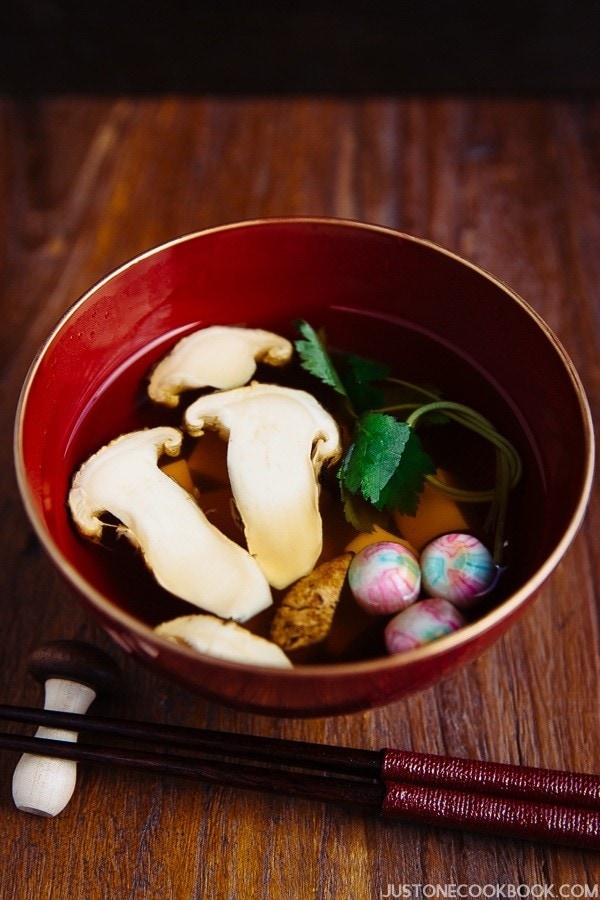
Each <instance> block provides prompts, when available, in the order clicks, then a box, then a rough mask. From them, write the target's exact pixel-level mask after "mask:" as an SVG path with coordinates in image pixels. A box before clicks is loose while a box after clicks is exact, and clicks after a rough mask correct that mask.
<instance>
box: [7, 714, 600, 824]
mask: <svg viewBox="0 0 600 900" xmlns="http://www.w3.org/2000/svg"><path fill="white" fill-rule="evenodd" d="M0 720H8V721H13V722H22V723H26V724H30V725H45V726H47V727H54V728H64V729H66V730H73V731H77V732H79V733H87V734H98V735H102V736H106V737H119V738H124V739H129V740H134V741H136V740H142V741H145V742H154V743H156V744H159V745H161V746H174V747H185V748H187V749H191V750H194V751H207V752H212V753H215V754H217V755H229V756H241V757H244V758H248V759H252V760H260V759H263V760H267V761H269V762H271V763H278V764H280V765H290V766H296V767H298V768H306V769H319V770H321V771H328V772H339V773H342V774H345V775H349V776H359V775H361V776H367V777H371V778H376V779H378V780H381V781H383V782H384V783H388V782H403V783H406V784H428V785H431V786H433V787H446V788H452V789H456V790H466V791H470V792H480V793H486V794H488V793H489V794H494V795H500V796H507V797H514V798H515V799H519V798H522V799H525V800H537V801H539V802H546V803H554V802H558V803H561V804H564V805H566V806H581V807H589V808H591V809H598V810H600V776H598V775H592V774H587V773H581V772H563V771H557V770H554V769H544V768H537V767H532V766H517V765H511V764H508V763H495V762H485V761H480V760H471V759H464V758H460V757H448V756H441V755H437V754H429V753H415V752H413V751H407V750H390V749H383V750H365V749H359V748H352V747H343V746H341V747H338V746H333V745H330V744H317V743H312V742H307V741H295V740H285V739H282V738H268V737H262V736H260V735H253V734H237V733H235V732H226V731H213V730H210V729H203V728H192V727H185V726H180V725H168V724H162V723H161V724H157V723H152V722H143V721H129V720H126V719H118V718H108V717H101V716H89V715H88V716H84V715H80V714H77V713H65V712H59V711H54V710H41V709H31V708H29V707H24V706H9V705H2V704H0Z"/></svg>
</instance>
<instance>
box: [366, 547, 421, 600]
mask: <svg viewBox="0 0 600 900" xmlns="http://www.w3.org/2000/svg"><path fill="white" fill-rule="evenodd" d="M348 582H349V584H350V589H351V591H352V593H353V595H354V598H355V600H356V602H357V603H358V605H359V606H362V608H363V609H364V610H366V611H367V612H369V613H372V614H374V615H378V616H386V615H392V614H393V613H397V612H399V611H400V610H401V609H405V607H407V606H409V605H410V604H411V603H414V601H415V600H416V599H417V597H418V596H419V591H420V589H421V570H420V568H419V560H418V557H417V554H416V553H414V552H413V551H412V550H409V549H408V547H405V546H404V545H403V544H399V543H397V542H395V541H378V542H376V543H374V544H369V545H367V546H366V547H363V549H362V550H360V551H359V552H358V553H357V554H356V556H355V557H354V559H353V560H352V562H351V563H350V566H349V569H348Z"/></svg>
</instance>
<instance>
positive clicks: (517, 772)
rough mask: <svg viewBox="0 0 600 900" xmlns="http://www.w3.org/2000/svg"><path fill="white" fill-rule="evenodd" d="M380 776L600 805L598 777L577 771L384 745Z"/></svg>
mask: <svg viewBox="0 0 600 900" xmlns="http://www.w3.org/2000/svg"><path fill="white" fill-rule="evenodd" d="M381 777H382V779H383V781H384V782H385V783H388V782H392V781H396V782H401V783H403V784H425V785H427V784H428V785H431V786H436V785H443V786H444V787H447V788H453V789H457V790H463V791H468V792H469V793H482V794H483V793H485V794H494V795H497V796H499V797H513V798H516V799H519V798H521V799H523V800H535V801H539V802H541V803H559V804H561V805H563V806H577V807H587V808H590V809H596V810H600V776H598V775H591V774H586V773H581V772H560V771H555V770H553V769H539V768H534V767H531V766H515V765H510V764H508V763H494V762H482V761H479V760H473V759H460V758H457V757H447V756H438V755H435V754H427V753H412V752H410V751H406V750H385V751H384V755H383V765H382V767H381Z"/></svg>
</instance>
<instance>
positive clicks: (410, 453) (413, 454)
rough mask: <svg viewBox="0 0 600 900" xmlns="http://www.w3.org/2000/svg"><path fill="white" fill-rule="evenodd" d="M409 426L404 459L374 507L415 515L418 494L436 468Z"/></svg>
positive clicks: (403, 454)
mask: <svg viewBox="0 0 600 900" xmlns="http://www.w3.org/2000/svg"><path fill="white" fill-rule="evenodd" d="M401 424H403V425H404V424H406V423H404V422H403V423H401ZM406 427H407V428H408V429H409V431H410V433H409V435H408V439H407V441H406V444H405V445H404V452H403V453H402V458H401V459H400V461H399V463H398V466H397V468H396V470H395V471H394V473H393V474H392V477H391V478H390V480H389V481H388V483H387V484H386V485H385V487H384V488H383V490H382V491H381V494H380V496H379V501H378V502H377V503H376V504H375V506H376V507H377V509H389V510H391V509H397V510H398V511H399V512H401V513H404V514H405V515H407V516H414V515H416V513H417V508H418V506H419V499H420V498H419V494H420V493H421V491H422V490H423V488H424V486H425V476H426V475H433V474H435V470H436V469H435V463H434V462H433V460H432V459H431V457H430V456H429V454H428V453H426V452H425V451H424V450H423V447H422V446H421V441H420V440H419V437H418V435H417V433H416V432H415V431H413V429H412V428H411V427H410V425H406Z"/></svg>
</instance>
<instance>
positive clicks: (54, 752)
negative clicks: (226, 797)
mask: <svg viewBox="0 0 600 900" xmlns="http://www.w3.org/2000/svg"><path fill="white" fill-rule="evenodd" d="M0 718H1V719H10V720H13V721H20V722H28V723H30V724H37V725H45V726H50V727H55V728H61V729H66V730H73V731H78V732H87V733H96V734H102V735H104V736H108V735H111V736H113V737H114V736H118V737H120V738H126V739H128V740H134V741H137V740H144V741H153V742H155V743H157V744H160V745H161V746H162V747H166V748H174V747H186V748H187V749H191V750H194V751H196V752H202V753H204V754H206V753H209V754H212V755H213V756H214V755H217V757H219V758H218V759H217V760H214V759H207V758H206V756H204V757H193V756H180V755H178V754H176V753H174V752H157V751H149V750H131V749H128V748H124V747H110V746H104V745H100V746H96V745H89V744H76V743H73V742H69V741H64V742H63V741H55V740H49V739H46V738H36V737H28V736H20V735H13V734H0V748H4V749H8V750H17V751H21V752H27V753H37V754H40V755H43V756H57V757H60V758H64V759H71V760H74V761H77V762H92V763H104V764H110V765H117V766H124V767H127V768H132V769H137V770H140V771H144V772H146V773H154V774H166V775H174V776H185V777H189V778H194V779H199V780H202V781H205V782H207V783H211V784H219V785H227V786H231V787H238V788H249V789H254V790H261V791H275V792H278V793H281V792H285V793H286V794H287V795H289V796H294V797H304V798H308V799H312V800H319V801H336V802H346V803H351V804H356V805H359V806H363V807H370V808H376V809H378V810H379V811H380V812H381V813H382V814H383V815H384V816H386V817H390V818H398V819H402V820H403V821H407V822H416V823H421V824H429V825H438V826H439V825H441V826H444V827H452V828H461V829H462V830H475V831H481V832H485V833H487V834H496V835H501V836H508V837H513V838H515V837H516V838H525V839H529V840H543V841H546V842H548V843H559V844H563V845H567V846H574V847H579V848H585V849H594V850H600V802H599V801H598V796H599V791H600V779H599V778H598V777H597V776H594V775H584V774H581V773H567V772H553V771H552V770H545V769H535V768H525V767H519V766H509V765H505V764H495V763H482V762H478V761H473V760H460V759H455V760H452V759H447V758H446V757H438V756H433V755H429V754H415V753H410V752H408V753H407V752H402V751H390V750H381V751H371V750H355V749H351V748H345V747H332V746H328V745H320V744H313V743H308V742H302V741H282V740H280V739H277V738H265V737H260V736H257V735H237V734H233V733H228V732H218V731H209V730H203V729H195V728H184V727H181V726H166V725H155V724H152V723H147V722H128V721H126V720H119V719H108V718H101V717H86V716H82V715H78V714H69V713H62V712H53V711H44V710H30V709H28V708H26V707H9V706H0ZM236 756H241V757H242V758H248V757H251V758H252V759H254V760H255V761H261V760H262V763H261V762H259V764H258V765H256V764H254V765H245V764H240V763H239V762H233V761H232V760H231V759H229V758H230V757H236ZM221 757H223V758H221ZM283 766H287V767H288V769H289V770H286V769H285V768H282V767H283ZM289 767H291V769H290V768H289ZM300 769H320V770H322V771H323V772H324V774H313V773H312V772H306V771H299V770H300ZM403 769H404V774H403ZM469 772H470V773H471V777H472V780H471V782H470V784H469V783H468V775H469ZM511 778H512V779H513V782H514V783H513V782H511ZM456 783H458V784H459V785H460V787H458V788H457V787H456ZM486 784H487V786H488V788H489V790H488V789H486V788H485V787H484V785H486ZM528 785H529V786H530V787H531V790H532V791H533V793H534V794H535V796H533V797H532V796H530V795H527V794H525V795H524V792H526V791H527V789H528V787H527V786H528ZM561 786H562V787H561ZM561 791H562V793H561ZM579 791H581V802H578V799H579V796H580V794H579ZM540 794H544V795H545V797H546V799H545V800H541V799H540ZM557 795H558V797H560V801H558V802H557ZM565 797H567V798H569V799H568V800H565Z"/></svg>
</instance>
